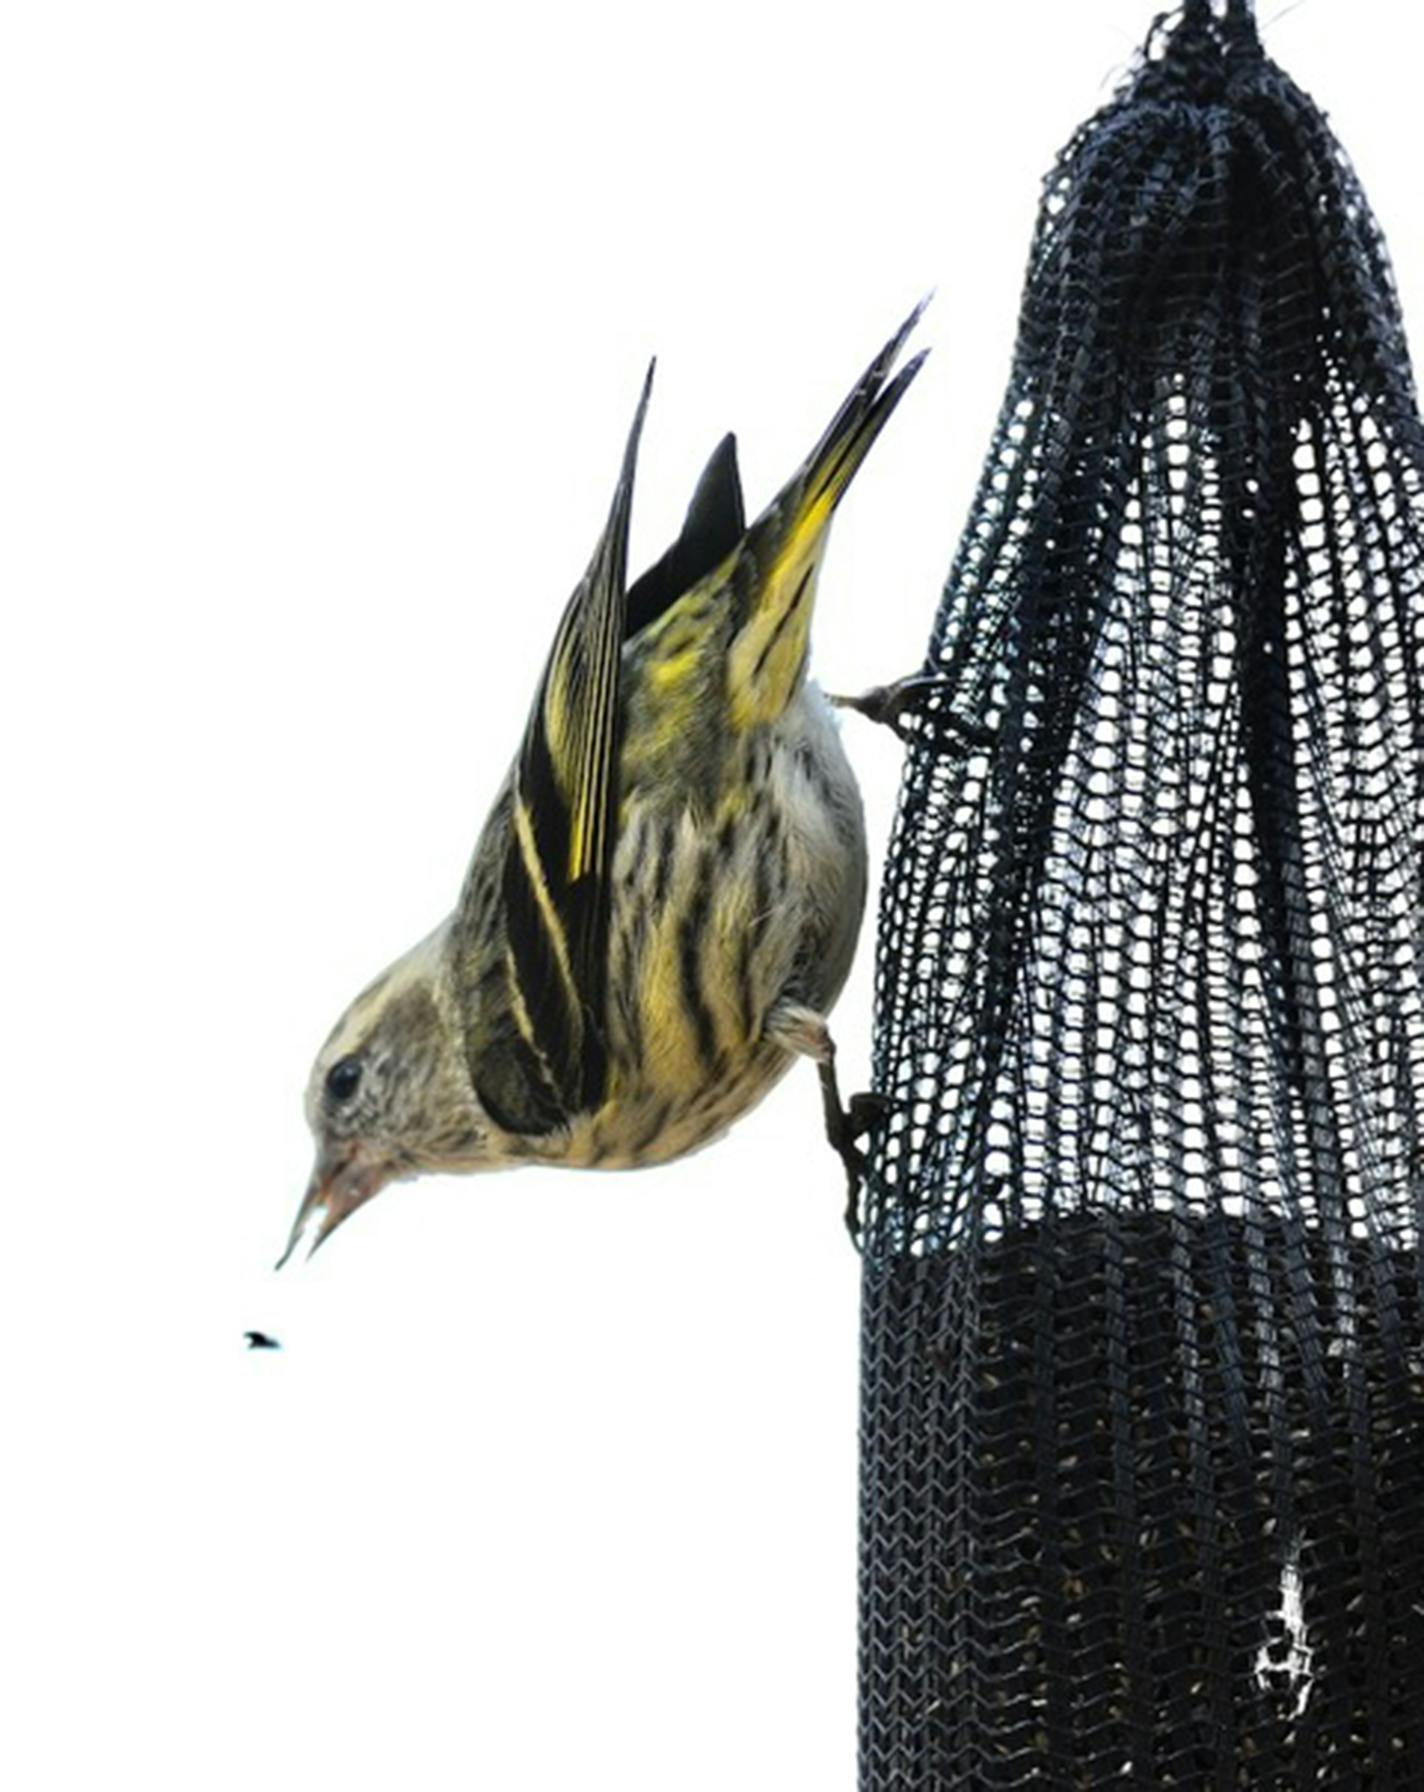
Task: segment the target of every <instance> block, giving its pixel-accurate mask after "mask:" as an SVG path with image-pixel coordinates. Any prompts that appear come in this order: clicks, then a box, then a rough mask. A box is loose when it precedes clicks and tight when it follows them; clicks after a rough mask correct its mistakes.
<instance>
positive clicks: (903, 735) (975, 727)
mask: <svg viewBox="0 0 1424 1792" xmlns="http://www.w3.org/2000/svg"><path fill="white" fill-rule="evenodd" d="M953 686H954V680H953V679H952V678H946V677H945V676H944V675H943V674H942V673H939V672H912V673H910V674H909V675H908V676H907V677H905V678H897V679H896V680H895V681H894V683H893V684H874V685H871V687H870V689H869V690H868V691H862V692H861V694H860V695H859V696H858V697H842V696H833V697H831V699H830V700H831V702H832V703H834V704H835V705H836V706H837V708H839V709H853V710H855V711H857V712H858V713H859V714H860V715H863V716H864V717H865V718H866V720H867V721H871V722H877V723H879V724H880V725H881V726H882V727H885V728H893V729H894V731H895V733H896V734H898V735H899V737H900V739H901V740H903V741H906V742H908V741H911V740H913V739H914V738H915V736H916V734H917V733H918V732H919V729H918V726H917V724H918V723H919V722H920V721H921V720H923V719H925V718H926V713H927V712H926V711H925V710H924V709H923V707H922V705H923V704H924V701H925V699H926V698H927V697H931V696H933V695H935V694H936V693H947V692H949V691H950V690H951V689H952V688H953ZM928 718H929V719H930V720H931V721H932V722H933V723H934V724H935V725H937V726H938V727H939V728H941V729H943V730H944V732H945V733H947V734H949V735H951V736H953V737H954V738H956V739H957V740H958V741H959V742H960V743H961V744H962V745H963V746H964V747H965V749H966V750H967V748H969V747H984V746H987V745H988V744H989V742H990V741H991V740H992V739H993V736H992V734H991V733H990V731H989V730H988V729H987V728H984V727H982V726H981V725H980V724H979V723H977V722H970V721H966V720H965V719H964V717H962V716H956V715H953V714H951V713H950V711H949V710H948V709H939V710H932V711H929V712H928Z"/></svg>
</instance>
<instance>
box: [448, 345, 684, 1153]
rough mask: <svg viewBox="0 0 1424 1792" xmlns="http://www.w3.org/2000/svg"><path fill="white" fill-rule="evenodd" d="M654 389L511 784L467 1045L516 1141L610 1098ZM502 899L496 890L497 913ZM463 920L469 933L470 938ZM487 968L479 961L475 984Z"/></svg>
mask: <svg viewBox="0 0 1424 1792" xmlns="http://www.w3.org/2000/svg"><path fill="white" fill-rule="evenodd" d="M651 386H652V368H651V367H650V368H649V369H648V377H647V380H646V381H645V383H644V386H643V393H642V397H641V398H640V399H639V402H638V410H637V414H636V416H635V417H634V419H633V427H632V430H631V431H630V433H629V437H628V445H627V449H626V451H625V453H624V457H623V468H622V472H621V473H620V475H619V479H618V486H617V489H616V491H615V492H614V495H613V505H612V508H611V510H610V512H609V517H608V522H607V524H606V526H605V528H604V531H603V535H602V537H601V538H600V540H599V543H598V547H597V548H596V549H595V551H594V555H593V559H592V561H591V562H590V564H589V568H588V571H587V572H586V573H585V575H584V577H583V579H582V581H581V582H580V584H579V586H578V588H577V590H575V592H574V594H573V596H572V598H570V600H569V604H568V608H567V609H566V610H565V611H564V614H563V618H562V620H561V621H560V623H559V629H558V633H557V635H556V636H555V638H554V645H553V649H552V651H551V653H550V655H549V659H548V663H547V665H546V666H545V668H544V674H543V677H542V678H541V679H540V681H539V688H538V691H537V692H536V694H535V698H534V706H533V709H532V710H531V712H530V716H529V722H528V725H527V727H526V728H525V731H524V739H523V742H522V743H521V745H520V748H519V754H518V757H517V758H516V760H515V763H514V769H513V772H512V774H511V779H510V788H509V801H508V808H507V812H506V820H505V824H504V828H503V864H502V866H500V867H499V875H498V884H497V890H498V901H497V903H496V904H495V905H493V906H494V907H495V908H497V910H498V911H499V912H500V914H501V916H502V921H503V928H502V934H503V939H502V957H503V964H502V966H498V965H494V964H491V965H487V966H486V967H485V975H484V978H483V982H484V985H485V987H484V991H483V997H482V1000H481V1001H480V1008H481V1010H482V1012H481V1013H480V1014H479V1016H478V1017H476V1021H475V1028H474V1035H475V1036H474V1037H473V1038H470V1039H469V1040H468V1043H469V1045H470V1048H471V1050H470V1056H471V1071H472V1074H473V1076H474V1081H475V1087H476V1090H477V1091H478V1092H479V1094H480V1096H481V1099H482V1100H483V1101H484V1102H485V1105H486V1107H487V1108H488V1109H489V1111H490V1113H491V1115H492V1117H493V1118H494V1119H495V1120H496V1122H497V1123H499V1124H501V1125H504V1126H506V1127H508V1128H509V1129H510V1130H512V1131H517V1132H530V1133H537V1132H548V1131H551V1130H552V1129H553V1128H554V1127H555V1126H557V1125H559V1124H562V1123H563V1122H564V1121H566V1120H567V1119H568V1118H569V1117H571V1116H572V1115H574V1114H577V1113H581V1112H584V1111H586V1110H588V1109H589V1108H592V1107H596V1106H597V1105H598V1103H599V1101H600V1100H601V1099H602V1095H603V1092H604V1088H605V1085H606V1078H607V1054H606V1046H605V1039H604V1001H605V986H606V981H607V964H608V916H609V903H610V889H609V884H610V871H611V865H612V859H613V848H614V843H615V838H616V833H617V821H618V776H617V773H618V742H619V731H620V720H621V712H622V705H621V702H620V694H619V671H620V665H621V660H622V650H623V639H624V633H625V620H626V609H627V583H626V576H627V557H628V517H629V510H630V507H631V502H632V493H633V474H634V469H635V466H636V462H637V454H638V437H639V434H640V432H641V430H642V426H643V415H644V412H645V411H646V409H647V403H648V394H649V391H650V390H651ZM477 857H478V854H477ZM493 893H494V892H493V891H492V890H490V889H489V888H488V887H486V889H485V892H484V896H483V900H484V902H485V905H486V912H489V910H490V907H491V905H489V902H488V898H489V896H490V895H492V894H493ZM467 898H468V899H469V900H470V901H472V902H477V901H479V900H481V895H480V891H479V889H478V880H477V879H475V878H474V877H473V872H472V879H471V882H470V883H469V884H467V897H466V898H462V909H463V907H464V905H465V902H466V900H467ZM463 918H464V917H463V916H461V915H457V918H456V928H457V933H459V932H462V931H463V932H465V933H467V934H468V933H469V931H470V930H469V929H468V928H466V929H462V927H461V922H462V920H463ZM485 937H486V938H487V939H490V940H491V944H492V945H494V947H495V949H496V951H498V950H499V945H500V942H498V941H497V939H496V938H494V936H492V935H491V934H490V933H489V932H488V931H486V932H485ZM474 969H475V967H474V966H473V965H471V964H469V963H468V962H467V964H466V967H465V971H464V973H463V977H464V978H465V979H467V978H468V977H469V975H470V974H471V972H472V971H473V970H474ZM501 972H502V977H503V987H502V989H501V988H500V987H499V981H500V975H501ZM491 984H493V985H494V987H491Z"/></svg>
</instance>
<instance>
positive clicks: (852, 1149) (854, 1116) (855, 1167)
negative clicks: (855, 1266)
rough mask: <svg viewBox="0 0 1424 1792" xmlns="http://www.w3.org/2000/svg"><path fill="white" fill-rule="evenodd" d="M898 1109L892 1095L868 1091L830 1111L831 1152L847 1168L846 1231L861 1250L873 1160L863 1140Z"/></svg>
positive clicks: (828, 1131) (829, 1135)
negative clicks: (862, 1200) (864, 1196)
mask: <svg viewBox="0 0 1424 1792" xmlns="http://www.w3.org/2000/svg"><path fill="white" fill-rule="evenodd" d="M894 1108H895V1103H894V1102H893V1101H892V1100H891V1098H890V1097H889V1096H888V1095H882V1094H880V1093H879V1092H878V1091H876V1090H873V1089H865V1090H861V1091H860V1092H859V1093H857V1094H855V1095H852V1096H851V1098H850V1100H849V1102H848V1103H846V1104H845V1106H843V1107H842V1106H840V1105H839V1104H838V1105H837V1107H836V1108H835V1110H834V1111H832V1110H830V1109H829V1108H828V1109H827V1113H826V1137H827V1138H828V1139H829V1140H830V1143H831V1149H832V1150H833V1151H834V1152H835V1153H836V1155H837V1156H838V1157H839V1158H840V1160H841V1162H842V1163H843V1164H844V1165H845V1172H846V1205H845V1228H846V1231H847V1232H848V1233H849V1234H850V1241H851V1243H852V1244H853V1245H854V1246H855V1248H856V1249H857V1250H859V1249H860V1238H861V1229H862V1227H861V1212H860V1197H861V1191H862V1190H863V1189H864V1187H865V1178H866V1173H867V1171H868V1170H869V1168H870V1160H869V1159H868V1158H867V1156H866V1154H865V1152H864V1151H862V1150H861V1148H860V1141H861V1140H862V1139H863V1138H865V1137H866V1136H867V1135H868V1134H869V1133H872V1132H874V1131H875V1129H876V1128H877V1127H879V1126H883V1125H884V1124H885V1122H886V1121H887V1120H888V1119H889V1118H890V1115H891V1114H892V1113H893V1111H894Z"/></svg>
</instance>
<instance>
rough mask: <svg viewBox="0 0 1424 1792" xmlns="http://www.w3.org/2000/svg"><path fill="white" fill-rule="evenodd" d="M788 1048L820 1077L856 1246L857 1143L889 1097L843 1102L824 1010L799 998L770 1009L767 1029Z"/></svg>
mask: <svg viewBox="0 0 1424 1792" xmlns="http://www.w3.org/2000/svg"><path fill="white" fill-rule="evenodd" d="M767 1030H768V1031H769V1032H770V1034H771V1035H772V1037H773V1038H774V1039H775V1040H776V1041H777V1042H778V1044H780V1045H783V1046H785V1048H786V1049H787V1051H792V1052H796V1053H798V1054H799V1055H800V1056H801V1057H805V1058H810V1059H811V1060H812V1062H813V1063H814V1064H815V1066H816V1074H817V1075H818V1076H819V1078H820V1081H821V1108H822V1111H823V1113H824V1115H825V1121H826V1138H827V1139H828V1140H829V1141H830V1145H831V1149H832V1150H833V1151H834V1152H835V1153H836V1155H837V1156H838V1157H839V1158H840V1160H841V1162H842V1163H843V1164H844V1165H845V1173H846V1205H845V1225H846V1231H847V1232H849V1233H850V1238H851V1243H852V1244H853V1245H854V1246H855V1247H856V1249H857V1250H859V1248H860V1193H861V1188H862V1185H863V1183H864V1181H865V1171H866V1158H865V1153H864V1152H863V1151H862V1150H861V1149H860V1144H859V1141H860V1140H861V1139H863V1138H864V1137H865V1135H866V1134H867V1133H868V1132H870V1131H871V1130H872V1129H873V1128H874V1127H875V1126H877V1125H879V1124H881V1123H882V1122H883V1121H884V1119H885V1116H886V1114H887V1112H888V1110H889V1108H890V1106H891V1103H890V1100H889V1097H888V1096H884V1095H876V1094H873V1093H871V1092H870V1091H866V1092H865V1093H863V1094H859V1095H852V1096H851V1098H850V1105H849V1106H847V1105H846V1104H845V1103H844V1102H843V1101H842V1100H841V1092H840V1084H839V1083H838V1082H837V1080H836V1042H835V1040H834V1039H832V1037H831V1030H830V1028H829V1027H828V1026H827V1025H826V1018H825V1016H824V1015H823V1014H817V1013H816V1011H815V1009H813V1008H805V1007H803V1006H802V1005H801V1004H800V1003H799V1002H783V1003H781V1004H780V1005H779V1006H778V1008H777V1009H776V1010H775V1012H774V1013H773V1015H772V1017H771V1020H770V1023H769V1025H768V1029H767Z"/></svg>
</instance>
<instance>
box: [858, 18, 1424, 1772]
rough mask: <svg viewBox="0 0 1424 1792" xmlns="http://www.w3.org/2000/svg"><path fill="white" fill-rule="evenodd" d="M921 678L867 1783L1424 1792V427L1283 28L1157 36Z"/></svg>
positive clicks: (1034, 337) (1183, 23)
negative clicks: (936, 691)
mask: <svg viewBox="0 0 1424 1792" xmlns="http://www.w3.org/2000/svg"><path fill="white" fill-rule="evenodd" d="M1342 28H1344V20H1343V15H1342ZM927 666H928V668H930V669H932V670H938V671H940V672H942V673H944V674H945V675H946V676H947V678H948V680H949V681H950V683H949V686H948V689H947V693H946V694H945V695H943V696H941V697H939V698H937V699H935V701H934V704H933V705H932V711H931V713H927V714H925V715H924V716H923V718H922V719H921V721H920V722H919V724H918V725H917V727H916V729H915V732H914V738H913V740H912V742H911V746H910V749H909V753H908V759H907V765H906V771H905V778H904V784H903V789H902V796H901V803H900V810H899V817H898V822H897V826H896V830H895V835H894V839H893V843H892V846H891V849H890V854H889V862H888V867H887V874H886V884H885V891H884V897H883V905H882V910H881V922H880V939H879V960H878V972H877V1001H878V1014H877V1040H876V1084H877V1087H878V1088H880V1089H881V1090H883V1091H885V1092H886V1093H888V1094H889V1095H891V1096H892V1097H894V1100H895V1111H894V1114H893V1117H892V1119H891V1120H890V1121H889V1123H888V1125H887V1126H886V1128H885V1129H884V1131H883V1132H882V1134H881V1135H880V1137H879V1139H878V1140H877V1143H876V1145H875V1148H874V1152H873V1160H872V1169H871V1177H870V1187H869V1190H868V1196H867V1202H868V1207H867V1217H866V1230H865V1238H864V1251H865V1266H864V1311H863V1323H864V1334H863V1348H864V1359H863V1407H862V1503H863V1523H862V1557H861V1574H862V1605H861V1613H862V1638H861V1641H862V1677H861V1687H862V1709H861V1784H862V1787H863V1788H866V1789H867V1792H870V1789H873V1792H889V1789H890V1788H896V1789H907V1792H908V1789H910V1788H914V1789H917V1792H918V1789H928V1788H936V1789H939V1788H955V1789H959V1788H968V1787H980V1786H983V1787H1018V1786H1052V1787H1065V1788H1068V1787H1074V1788H1076V1787H1099V1786H1104V1787H1106V1786H1114V1787H1121V1786H1123V1785H1136V1786H1201V1787H1208V1786H1221V1787H1224V1786H1232V1787H1237V1786H1252V1787H1255V1786H1261V1787H1266V1786H1271V1787H1275V1786H1370V1787H1399V1788H1405V1787H1407V1788H1410V1789H1411V1792H1419V1789H1420V1788H1424V1270H1421V1255H1420V1251H1419V1224H1420V1216H1421V1208H1422V1207H1424V1008H1422V1007H1421V984H1422V983H1424V891H1422V889H1421V873H1424V432H1421V427H1420V422H1419V417H1418V411H1417V407H1416V403H1415V395H1414V390H1413V385H1412V380H1411V375H1410V370H1409V364H1408V358H1407V354H1406V349H1405V343H1404V338H1403V334H1402V330H1401V323H1400V317H1399V311H1398V307H1397V303H1396V299H1395V294H1394V289H1393V285H1392V281H1391V276H1390V273H1389V268H1388V264H1387V260H1386V255H1385V249H1384V245H1383V242H1382V240H1381V237H1380V233H1379V230H1378V228H1377V226H1376V224H1375V222H1374V219H1373V217H1372V216H1371V213H1370V210H1369V207H1368V205H1367V204H1366V202H1365V198H1364V196H1363V194H1362V192H1361V191H1360V188H1359V186H1358V185H1357V183H1356V180H1355V177H1354V175H1353V173H1352V172H1351V169H1350V166H1349V164H1348V162H1347V161H1346V159H1345V157H1344V155H1343V154H1342V152H1341V150H1340V148H1339V146H1338V145H1337V144H1336V142H1335V141H1334V139H1333V137H1332V136H1331V134H1330V132H1329V130H1328V129H1327V127H1326V125H1325V122H1324V120H1323V118H1322V117H1321V114H1320V113H1319V112H1318V111H1317V109H1316V108H1315V106H1314V105H1313V104H1312V103H1311V101H1310V100H1309V99H1308V98H1306V97H1305V96H1304V95H1303V94H1302V93H1301V92H1300V90H1299V89H1298V88H1296V87H1295V86H1294V84H1293V83H1292V82H1291V81H1290V80H1289V79H1288V77H1287V76H1286V75H1284V74H1283V73H1282V72H1281V70H1280V69H1278V68H1277V67H1275V66H1274V65H1273V64H1272V63H1271V62H1270V61H1269V60H1268V59H1266V58H1265V56H1264V55H1263V53H1262V51H1261V48H1260V45H1259V42H1258V39H1257V36H1256V32H1255V27H1254V24H1253V22H1252V19H1251V17H1250V14H1249V11H1248V10H1247V9H1246V8H1245V7H1244V6H1238V5H1234V4H1233V5H1232V6H1230V8H1229V9H1228V11H1227V12H1226V13H1225V15H1224V16H1221V15H1219V14H1218V13H1216V12H1214V11H1213V10H1212V9H1211V8H1210V7H1209V6H1207V5H1192V4H1189V5H1187V6H1186V7H1185V8H1184V9H1183V10H1182V12H1181V13H1180V14H1179V15H1176V16H1174V17H1173V18H1172V19H1171V20H1169V21H1165V22H1163V21H1159V23H1158V26H1157V27H1156V28H1155V29H1154V33H1153V37H1152V40H1151V41H1150V43H1149V46H1148V48H1147V51H1146V52H1145V53H1144V56H1143V58H1142V59H1141V60H1140V62H1139V64H1138V67H1137V69H1136V71H1135V73H1134V74H1133V76H1132V77H1131V78H1130V80H1129V81H1128V83H1127V85H1126V86H1125V88H1124V90H1123V91H1122V92H1121V93H1120V94H1119V96H1118V97H1117V98H1116V99H1115V100H1114V101H1113V102H1112V103H1111V104H1110V105H1108V106H1107V107H1106V108H1105V109H1104V110H1103V111H1102V112H1101V113H1099V114H1098V116H1097V117H1095V118H1094V119H1092V120H1091V121H1090V122H1089V123H1088V124H1087V125H1085V126H1084V127H1083V128H1082V129H1081V130H1080V131H1079V132H1078V134H1077V135H1076V136H1075V137H1074V138H1073V140H1072V141H1071V142H1070V143H1069V145H1068V146H1067V148H1066V149H1065V150H1064V152H1063V154H1062V155H1061V157H1060V158H1059V160H1058V162H1057V164H1056V165H1055V167H1054V169H1053V171H1052V173H1051V175H1050V177H1049V179H1048V182H1047V190H1046V195H1045V201H1044V206H1043V210H1042V214H1041V217H1040V221H1039V225H1038V229H1037V232H1036V235H1035V238H1034V242H1033V246H1032V251H1031V256H1030V263H1029V270H1028V277H1027V285H1026V290H1025V294H1024V299H1023V308H1022V313H1021V319H1020V328H1019V336H1018V343H1017V348H1016V352H1015V358H1014V364H1013V370H1012V378H1011V381H1010V386H1009V391H1008V395H1007V398H1006V400H1005V403H1004V407H1003V411H1002V413H1001V416H1000V419H999V423H998V427H997V429H996V431H995V435H994V439H993V442H992V445H991V447H990V451H989V456H988V461H987V464H986V469H985V473H984V477H983V481H982V484H981V486H980V489H979V492H978V495H977V498H976V500H975V503H974V507H973V511H972V514H971V516H970V520H969V524H968V527H967V530H966V532H965V534H964V537H963V541H962V543H961V546H960V549H959V552H958V555H957V557H956V560H955V563H954V565H953V568H952V570H951V573H950V577H949V581H948V584H947V586H946V589H945V592H944V596H943V599H942V602H941V605H940V610H939V615H938V618H937V621H936V624H935V629H934V634H933V638H932V641H931V645H930V651H929V655H928V660H927ZM959 723H966V724H971V725H972V726H971V727H970V728H969V729H968V730H964V729H962V728H961V727H960V726H959V725H958V724H959ZM980 729H984V730H987V734H985V735H980V734H979V732H978V731H979V730H980Z"/></svg>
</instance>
